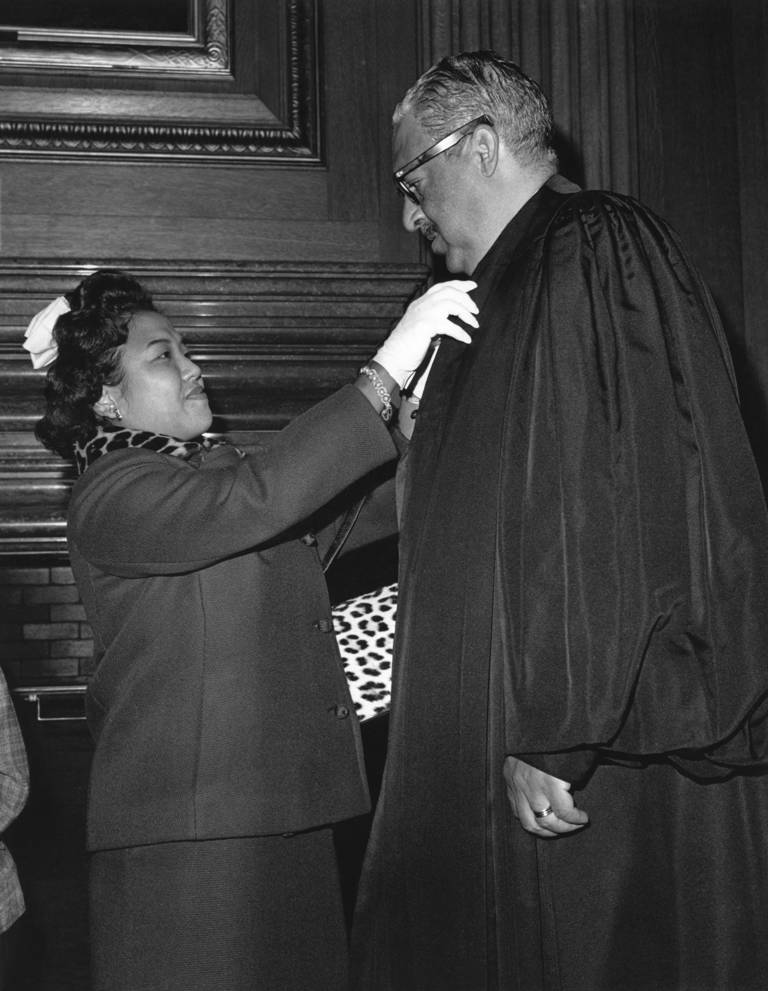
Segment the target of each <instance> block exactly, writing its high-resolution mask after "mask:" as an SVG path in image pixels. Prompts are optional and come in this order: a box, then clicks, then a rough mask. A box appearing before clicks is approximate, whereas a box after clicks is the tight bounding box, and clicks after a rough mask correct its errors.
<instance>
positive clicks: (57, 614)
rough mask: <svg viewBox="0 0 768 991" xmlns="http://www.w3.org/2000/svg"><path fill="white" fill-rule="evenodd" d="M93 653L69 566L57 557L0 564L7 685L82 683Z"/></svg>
mask: <svg viewBox="0 0 768 991" xmlns="http://www.w3.org/2000/svg"><path fill="white" fill-rule="evenodd" d="M92 656H93V641H92V639H91V630H90V627H89V626H88V624H87V623H86V621H85V611H84V609H83V606H82V604H81V603H80V599H79V597H78V594H77V589H76V587H75V584H74V579H73V577H72V570H71V568H69V567H68V566H67V565H66V563H63V562H61V561H49V562H47V563H43V564H41V563H40V562H39V561H38V560H35V561H32V559H30V560H29V562H28V563H27V562H25V561H23V560H21V561H20V560H13V561H11V562H6V563H0V664H2V668H3V671H4V672H5V675H6V678H7V679H8V682H9V684H11V685H12V686H13V685H41V684H51V685H56V684H72V683H82V682H85V681H86V680H87V677H88V674H89V673H90V670H91V659H92Z"/></svg>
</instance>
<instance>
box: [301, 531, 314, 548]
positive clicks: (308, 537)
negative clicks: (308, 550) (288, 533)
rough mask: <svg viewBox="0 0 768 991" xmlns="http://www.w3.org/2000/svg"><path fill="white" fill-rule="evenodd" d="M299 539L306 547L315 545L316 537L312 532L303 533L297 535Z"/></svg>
mask: <svg viewBox="0 0 768 991" xmlns="http://www.w3.org/2000/svg"><path fill="white" fill-rule="evenodd" d="M299 540H300V541H301V542H302V544H305V545H306V546H307V547H317V537H316V536H315V535H314V533H305V534H304V536H303V537H299Z"/></svg>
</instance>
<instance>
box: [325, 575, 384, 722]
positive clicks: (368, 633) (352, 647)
mask: <svg viewBox="0 0 768 991" xmlns="http://www.w3.org/2000/svg"><path fill="white" fill-rule="evenodd" d="M396 612H397V584H394V585H385V586H384V588H380V589H377V590H376V591H374V592H366V593H365V594H363V595H358V596H355V598H353V599H347V601H346V602H341V603H339V605H337V606H334V608H333V613H332V614H333V626H334V630H335V631H336V639H337V641H338V644H339V651H340V652H341V659H342V662H343V664H344V673H345V674H346V676H347V683H348V685H349V691H350V694H351V696H352V701H353V702H354V705H355V711H356V712H357V717H358V719H359V720H360V721H361V722H364V721H365V720H366V719H372V718H373V717H374V716H378V715H381V714H382V713H384V712H387V711H388V710H389V702H390V695H391V690H392V646H393V643H394V635H395V614H396Z"/></svg>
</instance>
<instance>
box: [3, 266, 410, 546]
mask: <svg viewBox="0 0 768 991" xmlns="http://www.w3.org/2000/svg"><path fill="white" fill-rule="evenodd" d="M102 264H103V266H104V267H112V268H123V269H125V270H127V271H130V272H131V273H132V274H133V275H135V276H136V277H137V278H138V279H139V280H140V281H141V282H143V283H144V284H145V285H146V286H147V288H148V289H149V290H150V292H152V294H153V296H154V298H155V301H156V303H157V305H158V307H159V308H161V309H162V310H163V312H165V313H166V314H167V315H168V316H169V317H170V319H171V320H172V321H173V323H174V325H175V326H176V327H177V328H178V329H179V330H180V331H181V332H182V333H183V335H184V338H185V341H186V343H187V344H188V346H189V349H190V353H191V355H192V357H193V358H194V360H195V361H196V362H198V363H199V364H200V365H201V367H202V370H203V375H204V376H205V379H206V388H207V391H208V393H209V395H210V397H211V405H212V407H213V409H214V410H215V412H216V414H217V416H216V420H215V421H214V425H213V432H214V433H220V434H224V435H226V436H227V437H229V438H230V439H231V440H232V441H233V442H234V443H236V444H238V446H241V447H245V448H246V449H247V448H248V447H249V445H251V444H253V443H254V441H255V440H256V439H257V438H258V437H259V436H260V435H262V434H264V433H265V432H270V431H273V430H276V429H279V428H280V427H282V426H284V425H285V424H286V423H288V422H289V421H290V420H291V419H293V418H294V417H295V416H296V415H297V414H298V413H300V412H302V411H303V410H304V409H307V408H308V407H309V406H311V405H312V404H313V403H315V402H318V401H319V400H321V399H322V398H324V397H325V396H327V395H329V394H330V393H331V392H332V391H334V390H335V389H337V388H339V387H340V386H342V385H343V384H344V383H345V382H349V381H350V380H351V379H352V378H353V377H354V375H355V372H356V369H357V368H358V367H359V366H360V365H361V364H362V363H363V362H364V361H365V360H366V359H367V358H368V357H370V355H371V353H372V352H373V351H374V350H375V348H376V346H377V345H378V343H379V342H380V341H381V340H382V339H383V338H384V337H385V336H386V334H387V332H388V331H389V329H390V328H391V327H392V325H393V324H394V323H395V322H396V320H397V319H398V318H399V316H400V315H401V313H402V311H403V309H404V307H405V305H406V304H407V302H408V300H409V299H410V298H411V297H412V296H413V295H414V294H415V293H417V292H418V291H419V290H420V289H422V288H423V286H424V284H425V282H426V280H427V275H428V272H427V269H426V268H425V267H424V266H421V265H411V266H391V265H363V264H359V265H343V264H332V263H330V264H329V263H306V264H292V263H283V262H280V263H253V264H239V263H232V264H221V263H217V264H207V263H204V262H200V263H196V264H195V263H193V264H187V263H172V262H171V263H165V264H160V263H156V262H151V263H146V262H141V261H137V260H120V261H114V260H112V261H109V262H103V263H102ZM95 267H96V266H82V265H71V264H62V263H61V262H56V261H50V262H45V261H43V262H35V263H32V262H29V261H18V262H2V263H0V395H1V396H2V397H3V401H2V403H0V555H2V554H6V555H10V554H20V553H24V554H30V553H33V554H44V553H61V554H64V553H65V539H64V516H65V511H66V502H67V498H68V494H69V489H70V487H71V484H72V480H73V473H72V469H71V468H70V467H69V466H67V465H66V464H65V463H64V462H62V461H61V460H60V459H59V458H58V457H57V456H56V455H53V454H51V453H50V452H48V451H46V450H45V449H44V448H42V447H41V446H40V444H39V443H38V442H37V441H36V439H35V437H34V433H33V430H34V424H35V422H36V420H37V419H38V418H39V416H40V415H41V412H42V393H43V384H44V375H43V373H41V372H35V371H34V370H33V369H32V367H31V365H30V363H29V360H28V356H27V354H26V352H24V351H23V349H22V348H21V341H22V339H23V335H24V329H25V327H26V325H27V323H28V322H29V319H30V318H31V316H32V315H33V314H34V313H35V312H37V310H39V309H41V308H42V307H43V306H45V305H46V303H48V302H50V300H51V299H52V298H53V297H55V296H57V295H59V294H60V293H61V292H65V291H67V290H69V289H71V288H73V287H74V286H75V285H76V284H77V283H78V282H79V280H80V279H81V278H82V277H83V276H84V275H87V274H88V273H89V272H90V271H93V269H94V268H95Z"/></svg>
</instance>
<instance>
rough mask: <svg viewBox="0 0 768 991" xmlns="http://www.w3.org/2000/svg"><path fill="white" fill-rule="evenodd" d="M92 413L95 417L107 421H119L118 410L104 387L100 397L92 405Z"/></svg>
mask: <svg viewBox="0 0 768 991" xmlns="http://www.w3.org/2000/svg"><path fill="white" fill-rule="evenodd" d="M93 411H94V413H96V415H97V416H103V417H105V418H106V419H107V420H119V419H120V410H119V409H118V408H117V403H116V402H115V400H114V398H113V397H112V396H111V394H110V392H109V390H108V389H107V387H106V386H104V388H103V389H102V392H101V397H100V398H99V399H97V400H96V402H95V403H94V404H93Z"/></svg>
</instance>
